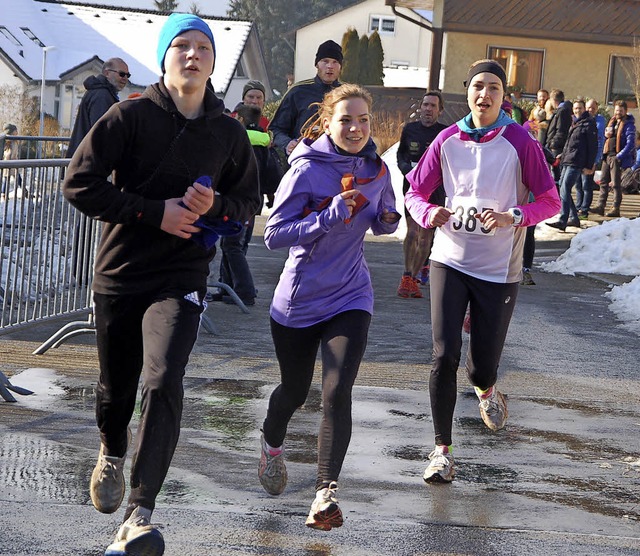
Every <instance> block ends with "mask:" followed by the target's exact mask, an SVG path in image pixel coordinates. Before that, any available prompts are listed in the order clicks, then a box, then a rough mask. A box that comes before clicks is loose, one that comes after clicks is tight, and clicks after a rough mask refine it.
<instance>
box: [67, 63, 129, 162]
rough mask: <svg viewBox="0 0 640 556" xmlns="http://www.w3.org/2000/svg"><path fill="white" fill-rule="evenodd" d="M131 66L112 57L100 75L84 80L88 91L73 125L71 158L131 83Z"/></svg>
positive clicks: (70, 141) (69, 154) (70, 148)
mask: <svg viewBox="0 0 640 556" xmlns="http://www.w3.org/2000/svg"><path fill="white" fill-rule="evenodd" d="M130 77H131V74H130V73H129V67H128V66H127V63H126V62H125V61H124V60H123V59H121V58H110V59H109V60H107V61H106V62H105V63H104V64H103V66H102V73H101V74H100V75H92V76H90V77H87V78H86V79H85V80H84V83H83V85H84V88H85V89H86V91H87V92H86V93H85V94H84V96H83V97H82V100H81V101H80V106H79V107H78V114H77V116H76V122H75V124H74V126H73V132H72V133H71V139H70V140H69V149H68V150H67V156H68V157H69V158H71V157H72V156H73V153H74V152H76V149H77V148H78V145H79V144H80V141H82V139H84V136H85V135H86V134H87V133H89V130H90V129H91V128H92V127H93V124H95V123H96V122H97V121H98V120H99V119H100V118H101V117H102V115H103V114H104V113H105V112H106V111H107V110H109V108H110V107H111V105H112V104H115V103H116V102H118V101H119V100H120V99H119V98H118V93H119V92H120V91H122V89H124V88H125V87H126V86H127V83H129V78H130Z"/></svg>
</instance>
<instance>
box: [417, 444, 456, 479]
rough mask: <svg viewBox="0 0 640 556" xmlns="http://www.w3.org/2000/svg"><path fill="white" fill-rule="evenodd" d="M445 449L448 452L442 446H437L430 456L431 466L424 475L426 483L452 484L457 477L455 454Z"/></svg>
mask: <svg viewBox="0 0 640 556" xmlns="http://www.w3.org/2000/svg"><path fill="white" fill-rule="evenodd" d="M445 449H446V450H447V451H446V452H445V451H444V450H443V448H442V447H441V446H436V448H435V450H433V452H431V453H430V454H429V465H428V466H427V468H426V469H425V470H424V475H422V478H423V479H424V482H425V483H450V482H451V481H453V479H454V477H455V476H456V469H455V467H454V461H453V454H452V453H451V452H449V450H448V448H445Z"/></svg>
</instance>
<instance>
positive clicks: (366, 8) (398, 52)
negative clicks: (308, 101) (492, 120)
mask: <svg viewBox="0 0 640 556" xmlns="http://www.w3.org/2000/svg"><path fill="white" fill-rule="evenodd" d="M412 17H413V18H414V19H415V20H417V21H420V22H422V23H423V24H424V27H421V26H419V25H416V24H414V23H411V22H409V21H407V20H406V19H404V18H403V17H398V16H396V15H394V13H393V12H392V11H391V8H389V7H388V6H387V5H386V3H385V0H363V1H362V2H358V3H356V4H354V5H353V6H350V7H348V8H345V9H343V10H341V11H339V12H336V13H333V14H331V15H329V16H327V17H325V18H323V19H320V20H317V21H314V22H312V23H309V24H308V25H305V26H304V27H301V28H299V29H298V30H297V31H296V54H295V65H294V78H295V80H296V81H301V80H303V79H308V78H311V77H313V76H314V75H315V74H316V69H315V67H314V64H313V62H314V59H315V53H316V50H317V48H318V45H319V44H321V43H323V42H324V41H326V40H328V39H332V40H334V41H335V42H337V43H338V44H341V43H342V37H343V35H344V34H345V33H346V32H347V30H348V29H349V28H350V27H352V28H354V29H355V30H356V31H357V32H358V36H360V37H362V36H363V35H369V36H370V35H371V33H373V32H374V31H378V33H379V35H380V40H381V42H382V49H383V51H384V60H383V66H384V73H385V80H384V84H385V86H386V87H418V88H426V87H427V83H428V68H429V60H430V57H431V40H432V34H431V32H430V31H429V30H428V29H427V27H428V25H429V20H428V17H429V12H427V11H425V10H415V11H413V13H412Z"/></svg>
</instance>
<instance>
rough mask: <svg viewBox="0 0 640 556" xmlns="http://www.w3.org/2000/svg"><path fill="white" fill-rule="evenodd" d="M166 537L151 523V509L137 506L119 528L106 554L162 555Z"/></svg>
mask: <svg viewBox="0 0 640 556" xmlns="http://www.w3.org/2000/svg"><path fill="white" fill-rule="evenodd" d="M162 554H164V539H163V538H162V534H161V533H160V531H158V530H157V529H156V528H155V527H154V526H153V525H151V510H148V509H147V508H141V507H139V506H138V507H137V508H136V509H135V510H133V513H132V514H131V516H130V517H129V519H127V521H125V522H124V523H123V524H122V525H121V526H120V529H118V533H117V534H116V538H115V540H114V541H113V543H112V544H110V545H109V546H108V547H107V550H106V551H105V553H104V556H162Z"/></svg>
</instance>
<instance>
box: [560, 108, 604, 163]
mask: <svg viewBox="0 0 640 556" xmlns="http://www.w3.org/2000/svg"><path fill="white" fill-rule="evenodd" d="M597 153H598V128H597V126H596V121H595V120H594V119H593V118H592V117H591V115H590V114H589V112H584V113H583V114H582V116H580V118H579V119H578V120H576V121H575V122H574V123H573V124H571V127H570V128H569V134H568V137H567V142H566V143H565V145H564V149H563V151H562V165H563V166H575V167H576V168H581V169H583V168H588V169H591V168H592V167H593V164H594V163H595V161H596V154H597Z"/></svg>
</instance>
